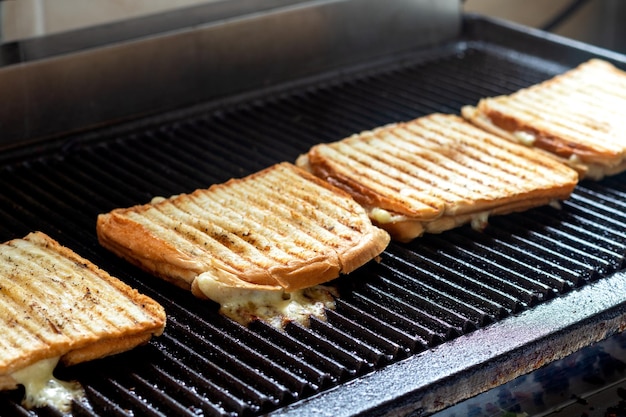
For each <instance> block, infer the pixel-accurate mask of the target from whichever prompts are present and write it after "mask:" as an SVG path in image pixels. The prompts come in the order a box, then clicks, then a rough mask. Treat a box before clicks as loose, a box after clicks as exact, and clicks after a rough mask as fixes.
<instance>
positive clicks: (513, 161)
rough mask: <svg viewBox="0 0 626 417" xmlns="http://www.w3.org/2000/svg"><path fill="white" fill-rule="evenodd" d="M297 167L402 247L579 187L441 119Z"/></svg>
mask: <svg viewBox="0 0 626 417" xmlns="http://www.w3.org/2000/svg"><path fill="white" fill-rule="evenodd" d="M525 140H530V138H525ZM297 164H298V165H299V166H301V167H303V168H305V169H307V170H308V171H310V172H312V173H313V174H315V175H317V176H319V177H320V178H322V179H324V180H326V181H328V182H329V183H331V184H333V185H335V186H337V187H339V188H342V189H343V190H345V191H346V192H348V193H350V194H351V195H352V196H353V198H354V199H355V200H356V201H358V202H359V203H360V204H361V205H363V206H364V207H365V208H366V209H367V211H368V214H369V216H370V218H371V219H372V221H373V222H374V223H375V224H376V225H378V226H380V227H382V228H384V229H385V230H387V231H388V232H389V233H390V234H391V236H392V237H393V238H394V239H395V240H398V241H402V242H408V241H410V240H412V239H414V238H416V237H419V236H421V235H422V234H424V233H440V232H443V231H445V230H449V229H452V228H454V227H457V226H461V225H463V224H467V223H470V224H471V225H472V227H474V228H475V229H483V228H484V227H485V226H486V224H487V220H488V218H489V217H490V216H493V215H501V214H506V213H511V212H517V211H522V210H526V209H530V208H533V207H537V206H541V205H546V204H550V203H551V202H552V201H554V200H561V199H565V198H568V197H569V195H570V194H571V192H572V191H573V189H574V187H575V185H576V184H577V182H578V174H577V173H576V171H574V170H573V169H571V168H569V167H567V166H565V165H564V164H562V163H560V162H557V161H554V159H552V158H550V157H548V156H546V155H544V154H542V153H540V152H537V151H535V150H532V149H529V148H528V147H527V146H522V145H519V144H513V143H511V142H509V141H507V140H505V139H503V138H501V137H499V136H496V135H494V134H491V133H489V132H486V131H484V130H482V129H478V128H477V127H475V126H474V125H472V124H471V123H468V122H467V121H465V120H464V119H462V118H460V117H458V116H455V115H444V114H431V115H428V116H424V117H421V118H418V119H415V120H411V121H408V122H404V123H395V124H390V125H387V126H382V127H379V128H376V129H373V130H371V131H365V132H361V133H359V134H355V135H352V136H350V137H348V138H345V139H342V140H340V141H337V142H333V143H325V144H319V145H315V146H313V147H312V148H311V149H310V150H309V152H307V153H306V154H304V155H301V156H300V158H299V159H298V161H297Z"/></svg>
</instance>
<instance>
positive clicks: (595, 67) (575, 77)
mask: <svg viewBox="0 0 626 417" xmlns="http://www.w3.org/2000/svg"><path fill="white" fill-rule="evenodd" d="M624 108H626V72H624V71H622V70H619V69H617V68H616V67H615V66H613V65H611V64H610V63H608V62H606V61H602V60H599V59H592V60H590V61H587V62H585V63H583V64H581V65H579V66H578V67H576V68H574V69H572V70H570V71H567V72H565V73H563V74H560V75H557V76H556V77H554V78H552V79H549V80H547V81H544V82H542V83H539V84H536V85H533V86H531V87H528V88H524V89H521V90H519V91H517V92H515V93H513V94H510V95H504V96H499V97H491V98H484V99H482V100H480V101H479V103H478V105H477V106H476V107H473V106H466V107H464V108H463V110H462V114H463V116H464V117H465V118H467V119H468V120H470V121H472V123H474V124H476V125H477V126H480V127H481V128H483V129H486V130H489V131H491V132H493V133H496V134H498V135H501V136H502V137H505V138H507V139H509V140H512V141H516V142H520V143H523V144H525V145H527V146H532V147H535V148H537V149H540V150H542V151H544V152H546V153H548V154H550V155H552V156H553V157H554V158H556V159H558V160H560V161H562V162H564V163H567V164H568V165H570V166H571V167H573V168H575V169H576V170H577V171H578V172H579V174H580V178H581V179H582V178H589V179H601V178H603V177H604V176H606V175H613V174H617V173H619V172H622V171H624V169H626V133H625V132H626V129H625V128H626V118H624V114H623V113H624Z"/></svg>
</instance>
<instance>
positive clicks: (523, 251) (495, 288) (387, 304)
mask: <svg viewBox="0 0 626 417" xmlns="http://www.w3.org/2000/svg"><path fill="white" fill-rule="evenodd" d="M453 49H454V50H453V52H450V53H445V54H442V53H441V51H437V57H435V55H433V57H431V58H429V57H424V56H420V58H419V59H416V61H415V62H410V63H406V62H405V63H404V64H402V65H398V66H397V67H394V68H387V69H385V70H377V71H373V72H372V73H367V74H363V73H361V74H358V75H355V76H353V77H351V78H342V79H337V80H335V81H329V82H326V83H323V84H318V85H315V86H311V87H307V88H302V89H299V90H297V91H289V92H284V93H283V94H279V95H274V96H271V97H266V98H264V99H261V100H258V101H254V102H248V103H242V104H240V105H237V106H235V107H233V108H224V109H220V110H211V111H210V112H205V113H199V114H195V115H193V116H189V117H188V118H186V119H184V120H179V121H176V122H169V121H168V122H166V123H165V122H164V123H159V120H158V118H157V119H156V120H155V123H154V125H153V127H150V128H142V129H140V130H137V131H131V132H128V133H125V134H123V135H119V134H116V135H113V134H109V133H107V132H106V131H105V132H103V133H102V135H99V136H97V137H96V139H93V138H92V137H90V140H82V138H80V137H78V138H74V139H73V140H72V141H71V142H68V143H66V144H65V146H64V147H63V148H62V149H59V150H58V151H50V152H47V153H46V154H40V153H38V149H37V148H36V147H33V149H32V153H31V155H30V156H27V157H21V158H18V159H19V160H16V159H12V160H11V163H9V162H7V163H6V164H5V166H4V167H3V169H2V171H1V173H0V189H1V190H2V192H1V193H0V218H1V219H2V221H1V222H0V237H1V238H2V239H3V240H8V239H10V238H13V237H18V236H19V237H21V236H24V235H26V234H27V233H28V232H30V231H32V230H41V231H44V232H46V233H48V234H49V235H51V236H52V237H54V238H55V239H57V240H59V241H60V242H61V243H62V244H64V245H67V246H69V247H70V248H72V249H74V250H75V251H76V252H78V253H79V254H81V255H82V256H85V257H87V258H88V259H90V260H91V261H93V262H94V263H96V264H97V265H99V266H101V267H102V268H104V269H106V270H107V271H108V272H109V273H111V274H112V275H114V276H117V277H119V278H121V279H123V280H124V281H125V282H127V283H129V284H131V285H132V286H134V287H136V288H138V289H139V290H140V291H142V292H144V293H146V294H147V295H149V296H151V297H154V298H155V299H156V300H158V301H159V302H161V303H162V304H163V305H164V307H165V309H166V312H167V314H168V324H167V328H166V331H165V333H164V335H163V336H161V337H159V338H157V339H154V340H153V341H152V342H151V343H150V344H149V345H147V346H143V347H141V348H138V349H135V350H133V351H131V352H128V353H125V354H122V355H118V356H116V357H110V358H105V359H102V360H99V361H95V362H92V363H86V364H82V365H77V366H75V367H72V368H68V369H62V370H60V371H59V372H58V376H60V377H63V378H67V379H73V378H75V379H78V380H79V381H81V382H82V383H83V385H84V386H85V387H86V390H87V394H88V398H89V404H90V405H89V406H85V405H77V406H76V409H75V414H76V415H88V416H91V415H106V416H127V415H135V416H137V415H154V416H163V415H179V416H185V415H188V416H198V415H210V416H213V415H225V416H229V415H248V416H254V415H259V414H262V413H267V412H269V411H271V410H274V409H277V408H281V407H283V406H285V405H288V404H291V403H293V402H295V401H297V400H299V399H302V398H306V397H309V396H312V395H314V394H316V393H319V392H321V391H323V390H326V389H329V388H333V387H336V386H339V385H342V384H344V383H346V382H348V381H350V380H351V379H354V378H357V377H359V376H361V375H365V374H367V373H370V372H372V371H375V370H377V369H381V368H382V367H385V366H386V365H388V364H390V363H393V362H397V361H399V360H401V359H403V358H406V357H408V356H411V355H415V354H418V353H422V352H425V351H426V350H427V349H429V348H431V347H434V346H436V345H438V344H441V343H445V342H446V341H448V340H450V339H452V338H455V337H457V336H459V335H462V334H465V333H467V332H472V331H475V330H477V329H480V328H482V327H485V326H488V325H489V324H490V323H493V322H496V321H498V320H502V319H503V318H505V317H507V316H510V315H513V314H516V313H518V312H521V311H524V310H525V309H529V308H532V307H533V306H534V305H536V304H538V303H542V302H545V301H546V300H549V299H551V298H553V297H558V296H560V295H562V294H565V293H567V292H568V291H570V290H572V289H573V288H576V287H579V286H582V285H585V284H586V283H589V282H591V281H593V280H597V279H601V278H602V277H603V276H605V275H607V274H610V273H611V272H614V271H616V270H618V269H619V268H621V267H622V264H623V259H624V253H625V246H626V233H625V232H624V230H626V227H625V226H626V214H624V213H626V203H625V201H626V185H625V184H626V181H624V179H625V178H624V176H618V177H614V178H610V179H606V180H604V181H601V182H597V183H595V182H594V183H591V182H584V183H582V184H580V185H579V186H578V187H577V189H576V191H575V193H574V195H573V196H572V197H571V199H569V200H568V201H566V202H564V203H563V204H562V208H561V209H557V208H554V207H543V208H539V209H534V210H531V211H529V212H525V213H521V214H514V215H507V216H502V217H493V218H491V219H490V225H489V227H488V228H487V229H486V230H485V231H484V232H476V231H473V230H472V229H471V228H469V227H462V228H460V229H457V230H453V231H450V232H446V233H443V234H441V235H428V236H425V237H423V238H420V239H418V240H416V241H414V242H413V243H411V244H392V245H391V246H390V247H389V248H388V250H386V251H385V252H384V253H383V255H382V256H381V261H380V263H375V262H373V263H371V264H368V265H366V266H365V267H363V268H360V269H359V270H357V271H356V272H354V273H353V274H351V275H350V276H347V277H343V278H341V279H339V280H337V285H338V287H339V289H340V293H341V294H342V296H341V298H340V299H339V301H338V305H337V309H336V311H329V312H328V321H327V322H322V321H319V320H316V319H314V320H313V321H312V323H311V326H310V328H304V327H302V326H300V325H289V326H288V327H287V328H286V329H285V330H284V331H279V330H276V329H275V328H273V327H271V326H268V325H265V324H263V323H253V324H252V325H250V327H249V328H245V327H242V326H240V325H238V324H236V323H234V322H232V321H230V320H228V319H226V318H224V317H222V316H220V315H219V314H218V313H217V305H216V304H214V303H212V302H208V301H202V300H197V299H195V298H193V296H191V294H190V293H188V292H186V291H183V290H180V289H177V288H174V287H173V286H172V285H170V284H167V283H165V282H162V281H160V280H158V279H156V278H153V277H150V276H149V275H147V274H145V273H142V272H140V271H139V270H137V269H136V268H134V267H131V266H130V265H128V264H127V263H125V262H124V261H121V260H120V259H118V258H117V257H115V256H114V255H112V254H111V253H109V252H108V251H106V250H104V249H103V248H101V247H100V246H99V245H98V242H97V240H96V234H95V221H96V216H97V215H98V214H99V213H102V212H107V211H109V210H111V209H114V208H116V207H127V206H131V205H134V204H141V203H145V202H148V201H150V199H151V198H152V197H154V196H169V195H173V194H179V193H183V192H190V191H192V190H194V189H196V188H206V187H208V186H209V185H211V184H213V183H220V182H223V181H225V180H227V179H229V178H231V177H241V176H244V175H246V174H249V173H252V172H255V171H258V170H260V169H263V168H265V167H267V166H269V165H271V164H274V163H276V162H280V161H284V160H287V161H293V160H295V158H296V157H297V156H298V155H299V154H300V153H302V152H305V151H306V150H308V149H309V147H310V146H312V145H314V144H317V143H320V142H330V141H335V140H338V139H341V138H343V137H346V136H348V135H350V134H352V133H355V132H359V131H362V130H365V129H371V128H374V127H376V126H380V125H383V124H387V123H391V122H396V121H399V120H408V119H411V118H414V117H418V116H421V115H424V114H428V113H432V112H444V113H458V111H459V110H460V108H461V106H462V105H465V104H471V103H474V102H476V101H477V100H478V99H479V98H480V97H483V96H486V95H495V94H502V93H509V92H512V91H514V90H516V89H518V88H521V87H524V86H527V85H530V84H532V83H535V82H538V81H541V80H543V79H546V78H547V77H549V76H551V75H553V73H552V72H551V71H550V70H549V69H551V68H554V66H550V65H548V66H546V67H545V68H544V67H543V66H541V65H540V64H541V61H528V62H525V61H522V60H519V59H516V58H515V57H514V55H510V54H505V53H502V50H501V49H495V50H491V49H489V48H487V47H484V46H482V47H481V46H480V45H478V47H476V48H474V47H470V48H467V49H464V48H461V47H459V48H453ZM459 51H461V52H462V53H459ZM441 55H443V57H442V56H441ZM425 353H426V354H427V352H425ZM20 396H21V392H19V391H18V392H7V393H2V394H0V410H9V412H12V413H13V414H14V415H24V416H26V415H29V414H27V412H26V411H24V410H23V409H22V408H21V407H20V406H19V399H20ZM3 412H4V411H3ZM41 413H42V414H45V415H48V414H47V412H46V411H41Z"/></svg>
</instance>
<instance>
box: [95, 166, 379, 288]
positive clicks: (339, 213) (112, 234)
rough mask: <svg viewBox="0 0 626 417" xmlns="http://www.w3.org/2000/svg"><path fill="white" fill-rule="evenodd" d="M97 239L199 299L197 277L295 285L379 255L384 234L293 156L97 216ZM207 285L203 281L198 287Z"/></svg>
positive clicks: (247, 284) (237, 284) (233, 283)
mask: <svg viewBox="0 0 626 417" xmlns="http://www.w3.org/2000/svg"><path fill="white" fill-rule="evenodd" d="M97 232H98V237H99V240H100V243H101V244H102V246H104V247H106V248H108V249H109V250H111V251H113V252H114V253H116V254H117V255H119V256H121V257H123V258H125V259H127V260H128V261H130V262H131V263H133V264H135V265H137V266H139V267H141V268H143V269H145V270H147V271H149V272H151V273H152V274H154V275H156V276H159V277H161V278H163V279H166V280H168V281H170V282H172V283H174V284H176V285H179V286H181V287H183V288H185V289H189V290H191V291H192V293H193V294H195V295H196V296H198V297H203V298H212V296H211V294H206V293H204V292H203V291H202V288H203V286H201V285H198V282H196V281H197V279H198V277H200V276H201V277H202V278H203V279H205V280H206V279H209V278H210V279H213V280H216V281H218V282H219V283H220V285H225V286H228V287H231V288H241V289H250V290H252V289H254V288H258V289H259V290H261V291H268V290H283V291H285V292H292V291H296V290H300V289H303V288H307V287H311V286H313V285H316V284H321V283H324V282H327V281H330V280H332V279H334V278H337V277H338V276H339V274H341V273H349V272H351V271H353V270H354V269H356V268H358V267H359V266H361V265H363V264H364V263H366V262H368V261H370V260H371V259H373V258H375V257H376V256H378V255H379V254H380V253H381V252H382V251H383V250H384V249H385V247H386V246H387V244H388V243H389V236H388V234H387V233H386V232H385V231H383V230H381V229H379V228H377V227H375V226H373V225H372V223H371V221H370V220H369V218H368V216H367V214H366V213H365V211H364V210H363V208H362V207H361V206H359V205H358V204H357V203H356V202H355V201H354V200H353V199H352V198H351V197H350V195H349V194H347V193H345V192H344V191H341V190H339V189H337V188H335V187H333V186H331V185H330V184H328V183H326V182H324V181H321V180H320V179H319V178H317V177H315V176H313V175H311V174H310V173H308V172H306V171H304V170H302V169H300V168H298V167H296V166H295V165H293V164H290V163H286V162H285V163H280V164H276V165H273V166H271V167H269V168H266V169H264V170H262V171H259V172H257V173H254V174H252V175H249V176H247V177H245V178H241V179H231V180H229V181H227V182H225V183H223V184H215V185H213V186H211V187H210V188H208V189H200V190H196V191H194V192H192V193H190V194H181V195H178V196H173V197H170V198H166V199H161V200H159V201H154V202H151V203H149V204H144V205H138V206H134V207H130V208H121V209H115V210H113V211H111V212H109V213H105V214H101V215H99V216H98V221H97ZM205 288H206V286H205Z"/></svg>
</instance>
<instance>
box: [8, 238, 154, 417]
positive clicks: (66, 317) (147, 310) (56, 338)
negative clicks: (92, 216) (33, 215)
mask: <svg viewBox="0 0 626 417" xmlns="http://www.w3.org/2000/svg"><path fill="white" fill-rule="evenodd" d="M0 258H1V261H0V326H1V329H2V330H1V334H2V336H1V337H0V389H1V390H8V389H15V388H17V386H18V385H23V386H25V388H26V397H25V405H26V406H28V407H31V406H32V407H35V406H44V405H51V406H54V407H56V408H58V409H60V410H61V411H63V412H66V411H68V410H69V407H70V406H71V401H72V399H80V398H81V396H82V389H81V388H80V386H79V385H77V384H75V383H68V382H65V381H59V380H57V379H56V378H54V377H53V376H52V371H53V369H54V368H55V366H56V365H57V363H58V362H62V363H63V364H65V365H73V364H76V363H79V362H85V361H89V360H93V359H96V358H101V357H104V356H108V355H112V354H117V353H120V352H123V351H126V350H129V349H132V348H134V347H136V346H138V345H140V344H144V343H146V342H148V340H149V339H150V338H151V337H152V336H155V335H160V334H161V333H162V332H163V329H164V326H165V320H166V318H165V313H164V311H163V308H162V307H161V306H160V305H159V304H158V303H157V302H155V301H154V300H152V299H151V298H149V297H147V296H145V295H142V294H139V293H138V292H137V291H136V290H134V289H132V288H130V287H129V286H128V285H126V284H124V283H123V282H121V281H119V280H118V279H117V278H114V277H112V276H110V275H109V274H108V273H106V272H105V271H103V270H101V269H99V268H98V267H96V266H95V265H93V264H92V263H91V262H89V261H87V260H86V259H84V258H82V257H81V256H79V255H77V254H76V253H74V252H73V251H71V250H70V249H68V248H66V247H63V246H61V245H60V244H59V243H58V242H56V241H55V240H53V239H52V238H50V237H49V236H47V235H45V234H43V233H41V232H34V233H31V234H29V235H27V236H26V237H24V238H23V239H14V240H11V241H8V242H6V243H4V244H2V245H0Z"/></svg>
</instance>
